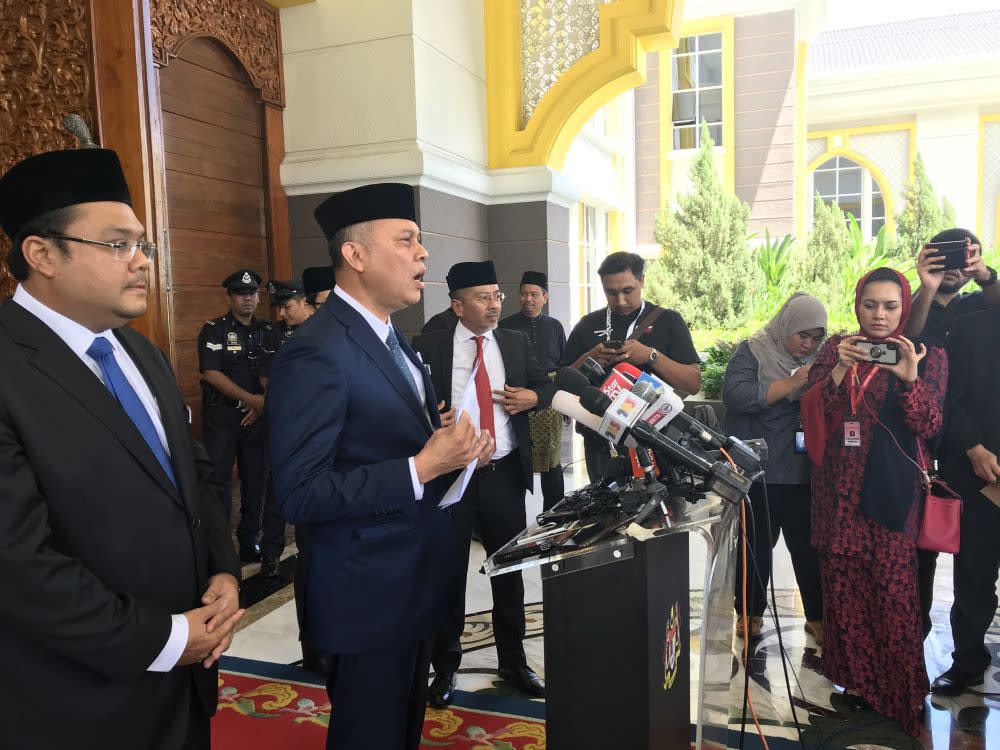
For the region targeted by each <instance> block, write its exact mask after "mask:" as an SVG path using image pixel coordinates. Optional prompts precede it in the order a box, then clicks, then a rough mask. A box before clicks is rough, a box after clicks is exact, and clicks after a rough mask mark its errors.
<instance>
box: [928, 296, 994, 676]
mask: <svg viewBox="0 0 1000 750" xmlns="http://www.w3.org/2000/svg"><path fill="white" fill-rule="evenodd" d="M947 348H948V400H947V402H946V412H945V415H946V417H947V418H946V420H945V430H944V441H943V443H942V445H941V451H940V455H941V475H942V476H943V477H944V479H945V480H946V481H947V482H948V484H949V485H950V486H951V487H952V488H953V489H955V490H956V491H957V492H959V493H961V495H962V501H963V502H962V522H961V540H962V543H961V547H960V548H959V551H958V554H956V555H955V569H954V582H955V602H954V604H952V607H951V632H952V635H953V636H954V639H955V651H954V652H953V653H952V666H951V668H950V669H948V671H946V672H945V673H944V674H942V675H941V676H940V677H938V678H937V679H936V680H934V684H933V685H931V692H933V693H935V694H936V695H945V696H949V695H950V696H954V695H960V694H962V693H963V692H965V690H966V689H968V688H969V687H976V686H979V685H982V684H983V673H984V672H985V671H986V669H987V668H988V667H989V666H990V663H991V654H990V651H989V650H988V649H987V648H986V644H985V643H984V641H985V638H986V632H987V630H989V628H990V625H991V624H992V623H993V618H994V617H995V616H996V611H997V592H996V583H997V574H998V573H1000V543H998V541H997V540H998V539H1000V459H998V456H1000V399H997V396H996V387H997V386H996V384H997V372H1000V307H991V308H989V309H988V310H985V311H982V312H977V313H972V314H971V315H963V316H962V317H961V318H959V319H958V320H957V321H955V324H954V326H953V327H952V329H951V332H950V333H949V334H948V345H947ZM985 493H989V494H985Z"/></svg>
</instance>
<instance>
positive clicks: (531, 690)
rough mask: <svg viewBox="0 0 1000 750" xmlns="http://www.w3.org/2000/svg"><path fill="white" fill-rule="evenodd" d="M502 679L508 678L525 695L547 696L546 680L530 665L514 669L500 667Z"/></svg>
mask: <svg viewBox="0 0 1000 750" xmlns="http://www.w3.org/2000/svg"><path fill="white" fill-rule="evenodd" d="M500 679H502V680H506V681H507V682H509V683H511V684H512V685H513V686H514V687H516V688H517V689H518V690H520V691H521V692H522V693H524V694H525V695H530V696H531V697H532V698H544V697H545V681H544V680H543V679H542V678H541V677H539V676H538V675H537V674H535V672H534V670H533V669H532V668H531V667H529V666H520V667H515V668H514V669H505V668H503V667H501V668H500Z"/></svg>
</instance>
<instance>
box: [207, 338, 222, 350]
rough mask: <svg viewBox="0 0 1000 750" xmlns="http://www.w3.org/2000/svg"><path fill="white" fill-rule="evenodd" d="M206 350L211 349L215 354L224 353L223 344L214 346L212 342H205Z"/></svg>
mask: <svg viewBox="0 0 1000 750" xmlns="http://www.w3.org/2000/svg"><path fill="white" fill-rule="evenodd" d="M205 348H206V349H211V350H212V351H213V352H221V351H222V344H213V343H212V342H211V341H206V342H205Z"/></svg>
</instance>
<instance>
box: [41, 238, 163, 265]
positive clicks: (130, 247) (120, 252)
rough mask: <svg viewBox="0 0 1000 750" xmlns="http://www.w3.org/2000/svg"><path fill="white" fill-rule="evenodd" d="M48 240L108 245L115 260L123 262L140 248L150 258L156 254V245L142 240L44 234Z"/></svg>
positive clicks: (127, 260) (132, 256) (130, 258)
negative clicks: (113, 253) (99, 238)
mask: <svg viewBox="0 0 1000 750" xmlns="http://www.w3.org/2000/svg"><path fill="white" fill-rule="evenodd" d="M43 236H44V237H47V238H48V239H50V240H68V241H70V242H82V243H84V244H85V245H100V246H101V247H110V248H111V249H112V250H114V251H115V260H120V261H124V262H129V261H131V260H132V258H134V257H135V253H136V251H137V250H141V251H142V254H143V255H145V256H146V257H147V258H149V259H150V260H152V259H153V256H155V255H156V245H154V244H153V243H152V242H143V241H142V240H133V241H131V242H129V241H128V240H115V241H114V242H101V241H99V240H87V239H84V238H83V237H68V236H66V235H64V234H46V235H43Z"/></svg>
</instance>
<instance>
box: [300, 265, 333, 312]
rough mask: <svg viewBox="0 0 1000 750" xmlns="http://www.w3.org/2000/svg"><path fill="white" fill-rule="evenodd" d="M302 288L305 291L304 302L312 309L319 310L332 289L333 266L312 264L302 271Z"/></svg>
mask: <svg viewBox="0 0 1000 750" xmlns="http://www.w3.org/2000/svg"><path fill="white" fill-rule="evenodd" d="M302 289H303V291H305V293H306V302H307V303H308V304H309V305H311V306H312V308H313V310H319V309H320V308H321V307H322V306H323V305H325V304H326V299H327V297H329V296H330V292H331V291H333V268H331V267H330V266H312V267H311V268H307V269H306V270H304V271H303V272H302Z"/></svg>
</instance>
